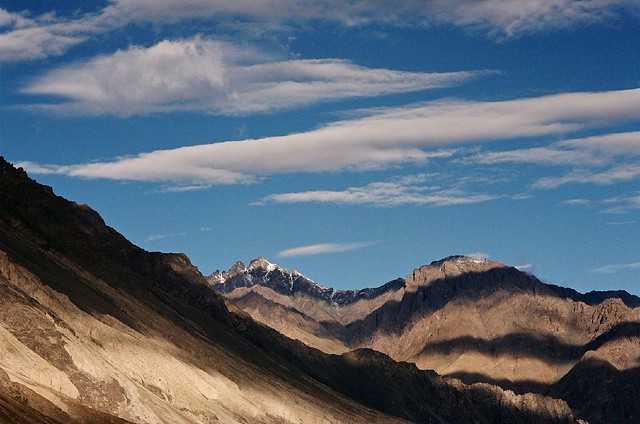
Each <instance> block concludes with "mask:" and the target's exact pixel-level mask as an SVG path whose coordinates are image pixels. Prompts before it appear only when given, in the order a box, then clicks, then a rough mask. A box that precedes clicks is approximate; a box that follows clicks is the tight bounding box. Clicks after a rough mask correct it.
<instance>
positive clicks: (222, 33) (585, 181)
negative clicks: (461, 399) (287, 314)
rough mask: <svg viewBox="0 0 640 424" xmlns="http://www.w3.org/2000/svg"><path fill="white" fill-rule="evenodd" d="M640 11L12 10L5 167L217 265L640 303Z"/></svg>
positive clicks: (168, 5) (193, 3) (6, 30)
mask: <svg viewBox="0 0 640 424" xmlns="http://www.w3.org/2000/svg"><path fill="white" fill-rule="evenodd" d="M639 47H640V3H639V2H638V1H637V0H582V1H576V0H549V1H546V2H541V1H538V0H504V1H497V0H453V1H451V0H446V1H445V0H425V1H417V0H405V1H399V2H385V1H357V0H356V1H352V2H343V1H337V0H316V1H308V0H295V1H294V0H265V1H261V2H256V1H245V0H237V1H234V2H227V1H221V0H109V1H68V2H55V1H52V0H40V1H35V0H34V1H31V0H20V1H7V0H2V1H0V90H1V91H0V93H1V95H0V102H1V104H0V108H1V110H2V112H1V115H0V155H3V156H4V157H5V158H6V159H7V160H9V161H11V162H13V163H14V164H16V165H18V166H21V167H23V168H25V169H26V170H27V171H28V172H29V174H30V175H31V176H32V177H34V178H36V179H37V180H38V181H40V182H42V183H44V184H47V185H51V186H53V187H54V189H55V192H56V193H57V194H59V195H62V196H64V197H67V198H69V199H72V200H75V201H77V202H79V203H86V204H89V205H91V206H92V207H93V208H94V209H96V210H97V211H98V212H99V213H100V214H101V215H102V216H103V218H104V219H105V221H106V222H107V223H108V224H109V225H111V226H112V227H114V228H116V229H117V230H118V231H120V232H121V233H123V234H124V235H125V236H126V237H127V238H129V239H130V240H131V241H133V242H134V243H136V244H138V245H140V246H142V247H144V248H145V249H148V250H153V251H166V252H184V253H186V254H187V255H188V256H189V257H190V259H191V260H192V262H193V263H194V264H195V265H196V266H198V267H199V269H200V270H201V271H202V272H203V273H205V274H209V273H211V272H213V271H215V270H216V269H226V268H228V267H229V266H230V265H231V264H232V263H233V262H234V261H236V260H243V261H245V262H248V261H250V260H251V259H252V258H254V257H257V256H265V257H267V258H269V259H270V260H271V261H272V262H276V263H279V264H281V265H282V266H285V267H287V268H290V269H297V270H299V271H301V272H303V273H304V274H305V275H307V276H308V277H310V278H312V279H314V280H315V281H317V282H319V283H322V284H324V285H328V286H332V287H336V288H341V289H345V288H361V287H371V286H377V285H379V284H382V283H384V282H386V281H389V280H391V279H394V278H396V277H398V276H404V275H407V274H408V273H409V272H410V271H411V270H412V269H413V268H415V267H417V266H420V265H422V264H425V263H429V262H431V261H433V260H437V259H440V258H442V257H445V256H449V255H454V254H468V255H482V256H488V257H490V258H491V259H494V260H498V261H501V262H504V263H506V264H509V265H512V266H517V267H519V268H520V269H522V270H524V271H527V272H531V273H534V274H535V275H537V276H538V277H539V278H541V279H542V280H543V281H547V282H551V283H555V284H560V285H564V286H569V287H573V288H575V289H577V290H580V291H583V292H584V291H590V290H611V289H624V290H627V291H629V292H632V293H635V294H639V295H640V281H639V278H638V275H639V271H640V242H639V241H638V240H640V230H639V228H640V48H639Z"/></svg>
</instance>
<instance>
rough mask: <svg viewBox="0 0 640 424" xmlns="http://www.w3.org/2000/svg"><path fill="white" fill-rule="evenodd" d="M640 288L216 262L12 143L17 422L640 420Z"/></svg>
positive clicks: (7, 362) (8, 252)
mask: <svg viewBox="0 0 640 424" xmlns="http://www.w3.org/2000/svg"><path fill="white" fill-rule="evenodd" d="M221 293H222V294H221ZM637 302H638V299H637V298H635V297H633V296H630V295H626V294H622V293H596V294H589V295H582V294H579V293H577V292H574V291H572V290H569V289H561V288H559V287H554V286H549V285H546V284H543V283H541V282H539V281H538V280H537V279H535V277H533V276H530V275H527V274H524V273H520V272H519V271H517V270H515V269H514V268H510V267H506V266H504V265H501V264H498V263H495V262H492V261H477V260H476V259H473V258H471V259H470V258H463V257H454V258H447V259H445V260H443V261H438V262H433V263H431V264H430V265H427V266H425V267H420V268H418V269H417V270H416V271H414V272H413V273H412V274H411V275H410V276H408V277H406V278H402V279H397V280H394V281H392V282H390V283H388V284H385V285H383V286H381V287H380V288H377V289H365V290H359V291H335V290H332V289H328V288H324V287H322V286H320V285H317V284H315V283H314V282H313V281H311V280H309V279H308V278H306V277H304V276H303V275H301V274H300V273H297V272H289V271H287V270H284V269H282V268H280V267H277V266H276V265H273V264H270V263H269V262H268V261H266V260H265V259H258V260H256V261H252V263H251V264H250V265H249V267H245V266H244V265H242V264H240V263H238V264H236V265H234V266H232V267H231V269H230V270H229V271H227V272H225V273H216V274H214V275H212V276H210V277H205V276H203V275H202V274H201V273H200V272H199V270H198V269H197V268H196V267H195V266H194V265H193V264H191V262H190V260H189V259H188V258H187V257H186V256H185V255H183V254H177V253H161V252H149V251H146V250H144V249H142V248H140V247H137V246H135V245H134V244H132V243H130V242H129V241H128V240H127V239H126V238H125V237H124V236H122V235H121V234H120V233H118V232H117V231H116V230H115V229H113V228H111V227H109V226H108V225H107V224H106V223H105V222H104V220H103V219H102V218H101V217H100V215H99V214H98V213H97V212H95V211H94V210H93V209H91V208H90V207H89V206H87V205H82V204H77V203H74V202H72V201H68V200H66V199H64V198H62V197H59V196H57V195H56V194H55V193H54V191H53V189H52V188H51V187H47V186H44V185H41V184H39V183H37V182H36V181H34V180H32V179H31V178H29V176H28V175H27V174H26V172H25V171H24V170H22V169H20V168H15V167H13V166H12V165H11V164H10V163H8V162H6V161H5V160H4V159H2V158H0V305H1V306H0V422H2V423H47V424H66V423H118V424H125V423H167V424H168V423H172V424H173V423H403V422H415V423H577V422H584V421H585V420H588V421H589V422H593V423H597V422H623V423H624V422H627V423H631V422H637V421H638V420H637V418H638V405H637V402H636V401H635V400H637V399H638V383H637V381H639V380H638V359H639V358H638V353H639V349H638V338H639V337H638V304H637ZM256 311H258V312H256ZM269 314H271V315H270V316H269ZM483 364H485V365H483ZM487 364H493V365H495V366H493V367H492V368H491V369H488V368H486V367H487V366H488V365H487ZM509 364H512V366H511V368H510V367H509ZM513 364H515V365H513ZM433 369H435V371H434V370H433ZM532 370H534V371H532ZM538 373H541V377H539V378H538ZM440 374H442V375H440ZM514 390H515V391H514ZM588 399H590V401H586V400H588Z"/></svg>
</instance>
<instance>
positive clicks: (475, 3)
mask: <svg viewBox="0 0 640 424" xmlns="http://www.w3.org/2000/svg"><path fill="white" fill-rule="evenodd" d="M636 8H637V3H636V2H634V0H580V1H576V0H546V1H540V0H427V1H414V0H405V1H400V2H385V1H365V0H362V1H353V2H344V1H340V0H302V1H300V0H270V1H261V2H256V1H249V0H235V1H233V2H228V1H224V0H116V1H114V2H113V4H112V5H111V6H110V7H108V8H107V9H106V10H105V13H106V14H110V15H112V16H127V17H129V19H131V20H154V21H176V20H180V19H186V18H194V17H195V18H201V17H213V16H225V15H226V16H233V17H245V18H250V19H256V20H280V21H301V20H325V21H334V22H339V23H342V24H345V25H351V26H352V25H363V24H368V23H383V24H390V25H416V24H417V25H423V24H425V23H433V22H445V23H451V24H454V25H457V26H461V27H471V28H477V29H480V30H483V31H487V32H489V34H491V35H494V36H499V37H512V36H515V35H520V34H525V33H532V32H538V31H543V30H550V29H563V28H567V27H571V26H574V25H578V24H591V23H594V22H599V21H602V20H606V19H613V18H615V17H616V16H618V15H620V14H622V13H624V12H627V11H630V10H635V9H636Z"/></svg>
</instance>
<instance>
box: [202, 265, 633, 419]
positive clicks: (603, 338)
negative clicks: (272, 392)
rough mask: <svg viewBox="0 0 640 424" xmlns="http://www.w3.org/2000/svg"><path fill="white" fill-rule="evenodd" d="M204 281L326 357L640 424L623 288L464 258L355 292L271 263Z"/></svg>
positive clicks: (628, 304)
mask: <svg viewBox="0 0 640 424" xmlns="http://www.w3.org/2000/svg"><path fill="white" fill-rule="evenodd" d="M208 281H209V283H210V284H211V285H212V287H213V288H214V289H215V290H216V291H218V292H219V293H221V294H223V295H224V296H225V297H226V299H227V302H228V303H230V304H233V305H234V306H236V307H238V308H240V309H242V310H243V311H245V312H247V313H249V314H250V315H251V316H252V317H253V318H254V319H256V320H258V321H260V322H262V323H264V324H267V325H269V326H270V327H272V328H274V329H276V330H278V331H279V332H281V333H283V334H285V335H287V336H289V337H291V338H294V339H298V340H301V341H303V342H304V343H306V344H307V345H309V346H313V347H316V348H318V349H320V350H322V351H324V352H327V353H334V354H339V353H344V352H348V351H350V350H353V349H362V348H368V349H373V350H376V351H378V352H383V353H385V354H387V355H389V356H390V357H391V358H392V359H394V360H396V361H400V362H409V363H413V364H415V365H416V366H417V367H418V368H419V369H423V370H435V371H436V372H437V373H439V374H440V375H443V376H447V377H454V378H457V379H460V380H461V381H463V382H465V383H467V384H472V383H478V382H482V383H488V384H491V385H495V386H499V387H501V388H503V389H507V390H512V391H514V392H516V393H520V394H524V393H538V394H543V395H546V396H550V397H554V398H559V399H564V400H566V401H567V402H568V403H569V405H570V406H571V407H572V409H573V411H575V412H576V414H577V415H578V416H579V417H580V418H583V419H585V420H588V421H590V422H628V423H632V422H638V421H639V420H640V415H639V413H638V407H637V406H636V402H634V401H633V399H640V383H637V382H633V379H634V378H639V377H640V368H639V367H640V298H638V297H637V296H633V295H631V294H629V293H627V292H624V291H615V292H590V293H586V294H582V293H579V292H577V291H575V290H572V289H568V288H563V287H559V286H556V285H551V284H546V283H543V282H542V281H540V280H539V279H538V278H536V277H535V276H534V275H531V274H528V273H526V272H523V271H520V270H518V269H517V268H515V267H510V266H507V265H505V264H502V263H499V262H496V261H492V260H488V259H486V258H478V257H466V256H450V257H447V258H444V259H441V260H437V261H433V262H431V263H429V264H427V265H424V266H420V267H418V268H416V269H415V270H413V271H412V272H410V273H409V274H408V275H406V276H404V277H402V278H397V279H394V280H392V281H390V282H388V283H386V284H383V285H381V286H379V287H376V288H366V289H361V290H357V291H337V290H334V289H331V288H326V287H324V286H321V285H319V284H316V283H315V282H313V281H312V280H311V279H309V278H307V277H305V276H304V275H302V274H301V273H299V272H298V271H291V272H290V271H288V270H286V269H284V268H282V267H280V266H278V265H275V264H272V263H270V262H269V261H268V260H266V259H265V258H257V259H255V260H253V261H251V263H250V264H249V266H248V267H245V265H244V264H243V263H241V262H237V263H236V264H234V265H233V266H232V267H231V268H230V269H229V271H227V272H216V273H214V274H213V275H211V276H210V277H208ZM637 381H640V380H637Z"/></svg>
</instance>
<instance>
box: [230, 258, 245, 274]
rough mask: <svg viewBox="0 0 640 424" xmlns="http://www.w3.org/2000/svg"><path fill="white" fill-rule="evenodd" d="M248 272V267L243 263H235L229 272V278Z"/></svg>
mask: <svg viewBox="0 0 640 424" xmlns="http://www.w3.org/2000/svg"><path fill="white" fill-rule="evenodd" d="M246 271H247V267H246V266H245V264H244V262H242V261H235V262H234V263H233V265H231V267H229V270H228V271H227V277H233V276H235V275H238V274H242V273H243V272H246Z"/></svg>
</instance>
